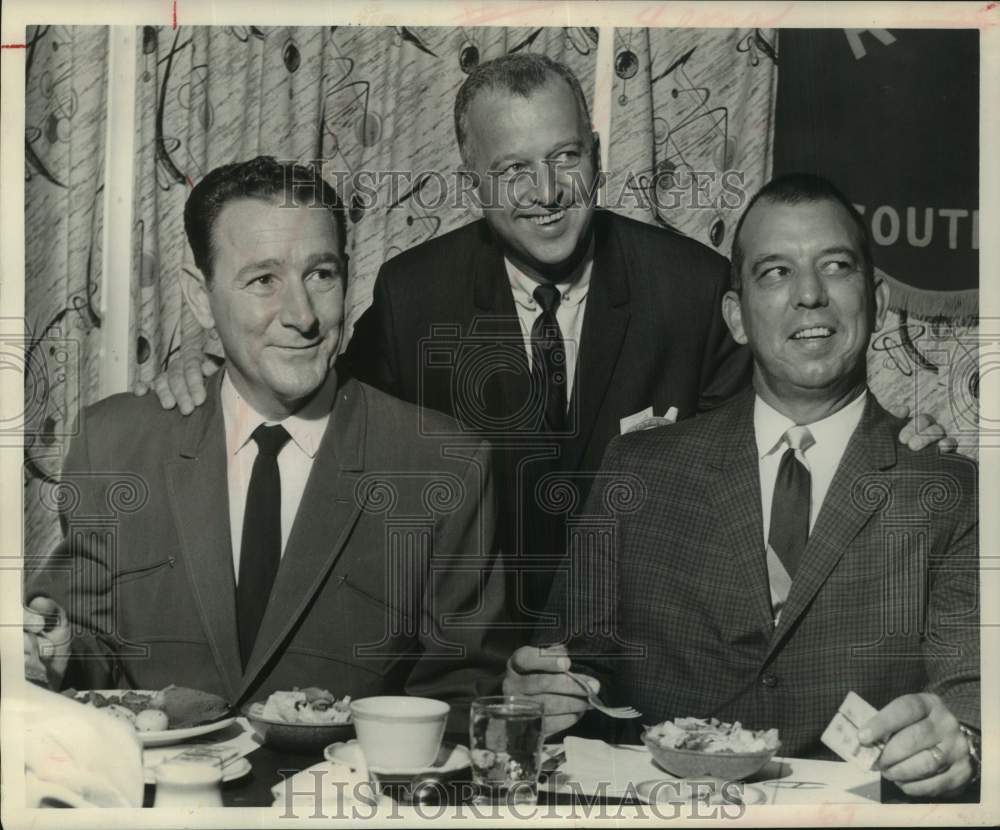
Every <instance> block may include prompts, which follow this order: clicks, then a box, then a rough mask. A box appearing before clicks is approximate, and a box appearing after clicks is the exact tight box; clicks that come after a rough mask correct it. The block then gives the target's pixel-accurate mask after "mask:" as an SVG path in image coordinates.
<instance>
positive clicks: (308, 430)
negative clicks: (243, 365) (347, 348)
mask: <svg viewBox="0 0 1000 830" xmlns="http://www.w3.org/2000/svg"><path fill="white" fill-rule="evenodd" d="M336 394H337V379H336V374H335V373H334V372H332V371H331V372H330V373H329V374H328V375H327V377H326V381H325V382H324V384H323V386H322V388H321V389H320V390H319V391H318V392H317V393H316V394H315V395H313V397H312V398H311V399H310V400H309V402H308V403H307V404H306V405H305V406H303V407H302V408H301V409H300V410H298V411H297V412H295V413H293V414H291V415H289V416H288V417H287V418H285V419H283V420H281V421H272V420H269V419H267V418H265V417H264V416H263V415H261V414H260V413H259V412H258V411H257V410H256V409H254V408H253V407H252V406H251V405H250V404H249V403H248V402H247V401H245V400H244V399H243V398H242V396H241V395H240V393H239V392H237V391H236V387H235V386H234V385H233V382H232V380H231V379H230V377H229V373H228V372H226V374H225V377H223V379H222V391H221V396H222V416H223V419H224V420H225V424H226V450H227V452H228V454H229V455H235V454H236V453H238V452H239V451H240V450H241V449H243V447H245V446H246V445H247V442H249V441H250V440H252V436H253V432H254V430H255V429H257V427H259V426H260V425H261V424H268V425H274V424H281V425H282V426H283V427H284V428H285V429H286V430H287V432H288V434H289V436H290V437H291V440H292V441H294V442H295V444H296V445H297V446H298V447H299V449H301V450H302V452H304V453H305V454H306V455H308V456H309V457H310V458H313V457H314V456H315V455H316V452H317V451H318V450H319V445H320V442H321V441H322V440H323V434H324V433H325V432H326V425H327V423H328V421H329V420H330V410H331V409H332V408H333V399H334V397H335V396H336Z"/></svg>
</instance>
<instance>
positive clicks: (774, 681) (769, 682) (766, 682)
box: [760, 672, 778, 689]
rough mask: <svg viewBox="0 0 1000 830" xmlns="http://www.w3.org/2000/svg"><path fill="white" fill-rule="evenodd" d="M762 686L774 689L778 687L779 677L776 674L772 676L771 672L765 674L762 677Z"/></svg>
mask: <svg viewBox="0 0 1000 830" xmlns="http://www.w3.org/2000/svg"><path fill="white" fill-rule="evenodd" d="M760 685H761V686H767V688H769V689H773V688H774V687H775V686H777V685H778V676H777V675H776V674H772V673H771V672H764V674H762V675H761V676H760Z"/></svg>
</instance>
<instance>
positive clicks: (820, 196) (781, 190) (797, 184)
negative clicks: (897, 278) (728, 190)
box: [730, 173, 875, 293]
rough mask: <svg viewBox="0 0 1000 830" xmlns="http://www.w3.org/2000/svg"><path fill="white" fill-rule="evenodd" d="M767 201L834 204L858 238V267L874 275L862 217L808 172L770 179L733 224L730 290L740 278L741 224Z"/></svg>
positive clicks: (830, 184)
mask: <svg viewBox="0 0 1000 830" xmlns="http://www.w3.org/2000/svg"><path fill="white" fill-rule="evenodd" d="M761 201H764V202H771V203H772V204H779V205H801V204H806V203H811V202H836V203H837V204H838V205H840V206H841V207H842V208H844V210H846V211H847V214H848V216H850V217H851V221H852V222H853V223H854V227H855V230H856V231H857V235H858V239H857V241H858V246H859V247H860V248H861V265H862V267H863V268H864V271H865V274H866V275H867V276H868V277H869V278H870V277H872V276H873V275H874V273H875V263H874V260H873V259H872V240H871V232H870V231H869V229H868V225H867V224H866V223H865V219H864V217H863V216H862V215H861V214H860V213H859V212H858V210H857V208H855V207H854V205H853V204H852V203H851V201H850V200H849V199H848V198H847V197H846V196H845V195H844V194H843V193H841V192H840V190H838V189H837V188H836V186H834V184H833V182H831V181H830V180H829V179H824V178H823V177H822V176H816V175H814V174H812V173H786V174H785V175H783V176H778V177H776V178H774V179H771V181H769V182H768V183H767V184H765V185H764V186H763V187H762V188H761V189H760V190H758V191H757V193H756V194H754V197H753V198H752V199H751V200H750V202H749V203H748V204H747V206H746V210H744V211H743V215H742V216H740V220H739V222H737V223H736V233H734V234H733V249H732V256H731V257H730V283H731V287H732V289H733V291H735V292H736V293H739V292H740V289H741V288H742V287H743V279H742V276H741V274H740V270H741V269H742V268H743V249H742V248H741V247H740V233H741V232H742V230H743V223H744V221H746V218H747V216H749V215H750V211H751V210H753V206H754V205H756V204H757V202H761Z"/></svg>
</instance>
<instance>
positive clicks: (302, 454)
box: [222, 372, 337, 580]
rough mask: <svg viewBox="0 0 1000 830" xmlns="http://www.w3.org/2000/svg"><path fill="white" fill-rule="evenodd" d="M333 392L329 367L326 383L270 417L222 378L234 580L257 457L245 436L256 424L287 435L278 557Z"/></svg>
mask: <svg viewBox="0 0 1000 830" xmlns="http://www.w3.org/2000/svg"><path fill="white" fill-rule="evenodd" d="M336 393H337V383H336V377H335V375H334V374H333V373H332V372H331V373H330V375H329V377H328V378H327V383H326V385H325V386H324V387H323V388H322V389H321V390H320V391H319V392H318V393H317V394H316V395H315V396H314V397H313V398H312V400H310V401H309V403H307V404H306V405H305V406H304V407H303V408H302V409H301V410H299V411H298V412H296V413H295V414H294V415H290V416H288V417H287V418H285V419H284V420H283V421H270V420H268V419H267V418H265V417H264V416H263V415H261V414H260V413H259V412H257V411H256V410H255V409H254V408H253V407H252V406H250V404H249V403H247V402H246V401H245V400H243V398H242V397H240V394H239V392H237V391H236V387H235V386H233V383H232V381H231V380H230V378H229V375H228V373H227V374H226V376H225V377H224V378H223V379H222V416H223V419H224V420H225V425H226V472H227V476H228V481H229V532H230V537H231V542H232V549H233V576H234V578H235V579H237V580H238V579H239V573H240V545H241V543H242V540H243V514H244V512H245V510H246V503H247V490H249V488H250V475H251V473H252V472H253V462H254V461H255V460H256V458H257V442H256V441H254V440H253V438H252V437H251V436H252V435H253V432H254V430H255V429H257V427H259V426H260V425H261V424H267V425H268V426H273V425H274V424H278V423H280V424H281V425H282V426H283V427H284V428H285V430H286V431H287V432H288V434H289V436H291V439H290V440H289V441H288V442H287V443H286V444H285V446H284V447H282V448H281V452H279V453H278V474H279V475H280V476H281V554H282V556H284V553H285V545H286V544H287V543H288V536H289V534H290V533H291V530H292V524H293V523H294V522H295V514H296V513H298V510H299V503H300V502H301V501H302V494H303V492H305V489H306V481H308V479H309V473H310V471H311V470H312V465H313V459H314V458H315V457H316V452H317V450H319V445H320V442H321V441H322V440H323V434H324V433H325V432H326V425H327V423H328V422H329V420H330V410H331V409H332V407H333V397H334V395H336Z"/></svg>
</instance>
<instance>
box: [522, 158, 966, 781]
mask: <svg viewBox="0 0 1000 830" xmlns="http://www.w3.org/2000/svg"><path fill="white" fill-rule="evenodd" d="M887 293H888V292H887V287H886V286H885V284H884V283H883V282H882V281H881V280H879V279H877V278H875V276H874V274H873V267H872V260H871V255H870V243H868V241H867V231H866V228H865V225H864V223H863V221H861V219H860V217H859V216H858V215H857V214H856V212H855V211H854V209H853V207H852V206H851V204H850V202H848V201H847V200H846V199H845V198H844V197H843V196H841V195H840V194H839V192H837V191H836V190H835V189H834V188H833V186H832V185H830V184H829V183H828V182H826V181H825V180H822V179H818V178H817V177H812V176H803V175H794V176H788V177H783V178H781V179H777V180H775V181H773V182H771V183H770V184H769V185H767V186H766V187H765V188H764V189H763V190H762V191H761V193H759V194H758V195H757V196H756V197H755V198H754V200H753V201H752V202H751V203H750V206H749V207H748V209H747V211H746V212H745V213H744V215H743V218H742V219H741V222H740V226H739V227H738V228H737V235H736V242H735V243H734V250H733V290H732V291H730V292H729V293H728V294H727V296H726V298H725V299H724V301H723V314H724V316H725V318H726V321H727V324H728V325H729V327H730V330H731V331H732V333H733V336H734V337H735V339H736V340H737V342H741V343H749V345H750V348H751V350H752V352H753V354H754V389H753V390H750V391H748V392H747V393H745V394H743V395H741V396H739V397H738V398H737V399H736V400H734V401H733V402H732V403H731V404H729V405H727V406H725V407H723V408H721V409H719V410H716V411H714V412H712V413H708V414H706V415H702V416H699V417H697V418H694V419H690V420H687V421H684V422H681V423H678V424H675V425H672V426H668V427H663V428H660V429H655V430H650V431H647V432H639V433H633V434H629V435H626V436H623V437H621V438H619V439H616V440H614V441H612V443H611V445H610V446H609V449H608V452H607V454H606V456H605V459H604V464H603V466H602V470H601V473H600V474H599V477H598V481H597V482H596V483H595V485H594V487H593V490H592V494H591V498H590V501H589V502H588V506H587V508H586V509H585V511H584V512H585V514H586V516H585V517H577V518H578V521H577V525H578V527H579V528H580V530H579V533H580V534H581V538H580V539H579V540H578V541H579V543H578V544H576V545H571V549H573V550H576V551H577V554H576V557H575V559H574V560H573V562H572V566H571V568H570V569H569V570H568V571H567V572H566V573H565V575H564V578H563V579H562V580H561V581H559V582H557V584H556V586H555V587H554V589H553V594H552V599H551V601H550V605H551V606H552V608H553V610H555V611H556V612H557V613H558V614H559V618H560V620H561V623H562V625H563V626H564V630H563V632H562V634H563V638H562V641H563V642H565V643H566V644H567V647H568V654H567V651H566V650H564V649H563V648H562V647H561V646H557V647H554V648H551V649H546V650H541V651H540V650H539V649H537V648H533V647H525V648H523V649H520V650H518V651H517V652H515V654H514V655H513V657H512V659H511V660H510V662H509V663H508V674H507V678H506V681H505V687H506V690H507V692H508V693H526V694H535V695H541V696H543V699H544V700H545V703H546V713H547V714H552V715H554V717H552V718H551V720H550V722H549V724H548V728H550V729H559V728H565V727H566V726H568V725H570V724H572V723H574V722H575V721H576V720H578V719H579V717H580V716H581V714H582V712H583V710H584V709H585V708H586V702H585V701H584V700H582V699H581V698H580V688H579V686H578V685H577V684H576V683H574V681H573V680H572V679H570V678H568V677H567V676H566V675H565V674H559V672H562V671H565V670H566V669H567V668H568V667H569V665H570V662H569V659H570V658H569V655H572V660H573V664H574V666H575V667H576V668H580V669H583V670H584V671H586V672H588V673H589V674H591V675H593V676H592V677H591V678H590V682H591V683H592V685H593V686H594V687H595V688H598V687H600V688H602V689H603V692H602V697H604V698H605V700H607V701H609V702H611V703H621V704H631V705H633V706H635V707H636V708H637V709H639V710H640V711H641V712H642V713H643V718H642V723H646V724H652V723H656V722H658V721H661V720H664V719H667V718H671V719H672V718H675V717H682V716H698V717H708V716H714V717H718V718H720V719H723V720H729V721H733V720H739V721H741V722H742V723H743V724H744V726H747V727H751V728H756V729H763V728H772V727H777V728H778V729H779V731H780V737H781V741H782V752H783V753H784V754H786V755H791V756H813V755H822V754H823V752H824V750H823V747H822V745H821V744H820V741H819V738H820V735H821V734H822V732H823V730H824V728H825V726H826V725H827V724H828V723H829V722H830V720H831V718H832V716H833V715H834V713H835V712H836V711H837V707H838V704H840V702H841V701H842V700H843V698H844V696H845V694H846V693H847V692H848V691H851V690H853V691H855V692H857V693H858V694H860V695H861V696H862V697H863V698H865V699H866V700H868V701H869V702H870V703H871V704H872V705H873V706H875V707H876V708H877V709H879V710H880V711H879V713H878V714H877V715H876V716H875V717H874V718H873V719H872V720H871V721H870V722H868V723H867V724H858V726H861V727H863V728H862V732H861V735H860V736H859V737H860V738H861V740H862V743H870V744H873V743H876V742H884V743H885V748H884V750H883V752H882V755H881V759H880V761H879V767H880V769H881V770H882V772H883V774H884V775H885V776H886V777H887V778H889V779H890V780H894V781H896V782H897V783H898V784H899V785H900V787H901V788H902V789H903V790H904V791H905V792H907V793H908V794H910V795H914V796H940V795H945V794H949V793H953V792H956V791H958V790H960V789H962V788H963V787H965V786H966V785H967V784H968V783H969V782H970V781H972V780H973V779H974V778H975V777H976V776H977V775H978V757H979V756H978V729H979V726H980V712H979V705H980V698H979V695H980V692H979V639H978V637H979V634H978V549H977V504H976V479H977V473H976V465H975V464H974V463H973V462H972V461H970V460H968V459H965V458H962V457H958V456H951V457H949V456H942V455H939V453H938V451H937V449H936V448H927V449H925V450H922V451H920V452H913V451H911V450H909V449H908V448H906V447H904V446H902V445H900V443H899V442H898V440H897V438H896V436H897V435H898V432H899V427H900V422H899V421H898V420H897V419H895V418H893V417H891V416H890V415H888V414H887V413H886V412H885V411H884V410H883V409H882V408H881V407H880V406H879V405H878V403H877V402H876V401H875V399H874V397H873V396H872V395H871V394H870V393H869V392H868V391H867V390H866V382H865V381H866V362H865V357H866V350H867V346H868V343H869V340H870V338H871V335H872V333H873V332H874V331H877V330H878V328H879V326H880V325H881V323H882V320H883V317H884V313H885V305H886V299H887ZM775 423H777V424H778V425H779V429H778V430H777V432H775V431H774V424H775ZM803 426H805V427H806V428H807V429H809V430H811V432H810V433H809V435H810V439H809V440H810V441H813V443H812V444H804V445H803V447H802V452H801V453H799V452H798V451H797V450H796V451H795V452H794V453H793V449H791V448H790V449H788V450H786V451H785V454H786V455H788V454H789V453H792V454H793V455H794V456H795V458H796V459H798V458H799V457H801V456H802V455H804V457H805V462H804V465H805V466H807V467H811V474H812V475H811V481H812V484H811V485H810V483H809V482H808V481H806V483H805V488H809V489H806V493H807V495H806V496H805V502H806V506H805V508H804V509H805V512H806V516H805V517H804V518H806V519H809V518H810V516H809V513H810V509H811V526H810V525H803V527H802V530H803V531H804V532H805V533H808V538H807V540H806V539H805V536H804V535H803V544H804V550H803V551H802V552H801V557H800V559H799V560H798V561H797V562H794V563H793V565H791V566H789V569H787V570H786V569H785V567H784V566H783V562H784V560H783V559H782V558H781V557H780V556H778V555H777V553H776V543H775V542H774V540H775V538H776V536H775V533H776V531H780V529H781V527H783V526H784V524H785V523H786V520H787V519H788V515H789V514H790V513H792V512H793V511H794V505H793V504H792V502H794V501H795V499H796V497H797V495H801V494H800V493H797V492H796V491H794V488H793V490H792V491H781V490H780V489H779V486H778V484H777V483H776V479H775V477H774V467H773V466H772V467H771V468H770V469H771V474H770V477H769V478H768V477H766V476H767V473H766V470H767V469H768V464H769V463H776V461H777V457H778V456H780V455H781V453H780V452H778V453H777V454H774V453H773V452H769V449H770V448H771V446H772V445H775V443H776V442H775V441H774V440H773V439H774V437H775V435H778V436H781V440H780V441H778V442H777V445H776V446H777V447H778V448H780V449H782V450H783V449H784V447H782V446H781V444H783V443H784V442H785V441H786V440H787V441H788V444H789V447H791V446H792V440H791V438H788V437H787V436H790V435H791V434H792V433H793V431H795V430H801V428H802V427H803ZM789 427H790V428H789ZM768 429H770V430H771V432H770V435H769V437H768V438H767V439H766V440H763V435H764V433H766V432H767V430H768ZM783 431H784V435H782V432H783ZM838 431H839V432H838ZM838 435H839V438H838ZM838 440H839V441H840V445H839V448H838V447H837V443H838ZM831 446H832V447H833V449H832V450H831ZM813 447H815V449H814V451H813V452H811V453H810V451H809V450H810V449H812V448H813ZM838 452H839V453H840V455H839V457H838ZM769 457H770V458H774V459H775V461H774V462H769V461H768V458H769ZM824 465H826V467H827V469H824ZM781 475H782V473H781V472H780V470H779V471H778V477H779V478H780V476H781ZM762 482H766V485H765V484H764V483H762ZM800 489H801V488H800ZM762 493H763V494H764V495H765V496H766V498H764V499H762ZM810 493H811V504H810V495H809V494H810ZM768 504H770V506H771V509H767V507H766V506H767V505H768ZM786 505H787V507H786ZM768 524H770V527H771V534H770V536H768V535H767V534H766V533H765V530H766V528H767V527H768ZM556 641H557V640H556V639H555V638H553V637H552V636H551V635H549V636H548V638H547V642H556ZM615 723H617V724H619V725H620V724H622V723H623V722H621V721H618V722H615ZM624 723H627V724H629V725H631V726H632V728H633V730H635V731H637V727H635V723H636V722H635V721H628V722H624ZM866 730H867V733H868V734H865V732H866ZM617 737H618V739H619V740H621V739H622V738H623V737H626V735H623V734H619V735H618V736H617Z"/></svg>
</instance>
